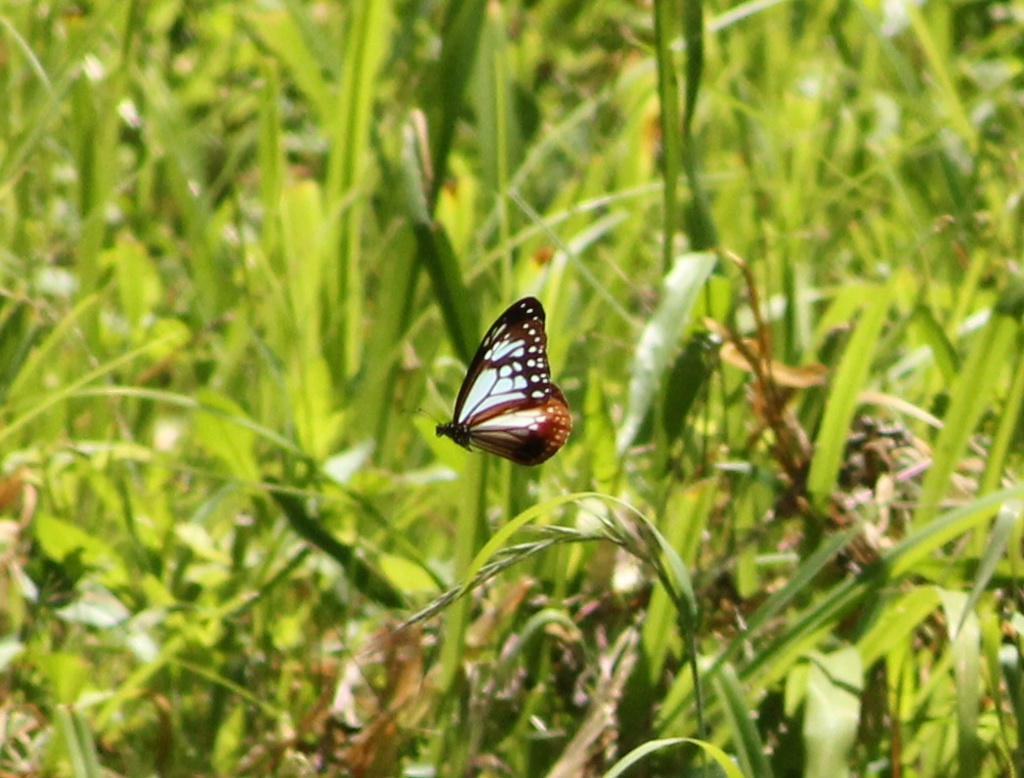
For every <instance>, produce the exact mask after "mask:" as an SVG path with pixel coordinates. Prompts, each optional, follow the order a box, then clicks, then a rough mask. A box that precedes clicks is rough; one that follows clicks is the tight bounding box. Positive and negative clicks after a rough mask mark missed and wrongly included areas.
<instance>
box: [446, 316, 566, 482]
mask: <svg viewBox="0 0 1024 778" xmlns="http://www.w3.org/2000/svg"><path fill="white" fill-rule="evenodd" d="M547 343H548V338H547V335H546V334H545V333H544V306H542V305H541V304H540V301H539V300H537V299H536V298H535V297H524V298H523V299H522V300H520V301H519V302H517V303H513V304H512V305H511V306H510V307H509V308H508V310H507V311H505V312H504V313H503V314H501V316H499V317H498V320H497V321H496V322H494V324H492V325H491V328H490V329H489V330H487V334H486V335H484V339H483V341H482V342H481V343H480V348H478V349H477V350H476V356H474V357H473V361H472V362H471V363H470V365H469V371H468V372H467V373H466V378H465V380H464V381H463V382H462V388H461V389H460V390H459V396H458V399H456V400H455V412H454V414H453V418H452V420H451V421H450V422H448V423H447V424H438V425H437V435H438V437H441V436H442V435H444V436H447V437H449V438H451V439H452V440H454V441H455V442H456V443H458V444H459V445H460V446H462V447H463V448H466V449H468V450H470V451H471V450H472V449H473V447H476V448H479V449H482V450H483V451H487V452H489V453H491V454H497V455H498V456H500V457H505V459H511V460H512V461H513V462H515V463H516V464H519V465H539V464H540V463H541V462H544V461H545V460H547V459H549V458H550V457H551V456H553V455H554V453H555V452H556V451H558V449H560V448H561V447H562V445H563V444H564V443H565V440H566V438H568V437H569V432H570V431H571V430H572V415H571V414H570V413H569V405H568V403H566V401H565V396H564V395H563V394H562V391H561V390H560V389H559V388H558V387H557V386H555V385H554V383H552V381H551V368H550V367H549V366H548V354H547Z"/></svg>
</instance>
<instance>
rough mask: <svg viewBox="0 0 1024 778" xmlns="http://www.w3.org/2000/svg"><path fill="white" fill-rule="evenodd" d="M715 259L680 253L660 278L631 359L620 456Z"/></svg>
mask: <svg viewBox="0 0 1024 778" xmlns="http://www.w3.org/2000/svg"><path fill="white" fill-rule="evenodd" d="M716 262H717V259H716V257H715V256H714V255H713V254H684V255H682V256H680V257H677V258H676V261H675V265H673V267H672V270H671V271H669V273H668V275H667V276H666V277H665V279H664V287H663V290H662V300H661V303H660V304H659V305H658V309H657V310H656V311H655V313H654V316H653V317H652V318H651V320H650V321H649V322H648V323H647V326H646V327H644V330H643V332H642V333H641V335H640V342H639V343H638V344H637V347H636V354H635V356H634V358H633V368H632V371H631V377H630V381H629V400H628V404H627V407H626V415H625V417H624V418H623V420H622V423H621V424H620V425H619V431H618V435H617V436H616V441H615V447H616V450H617V451H618V453H619V456H622V455H623V454H624V453H625V452H626V450H627V449H628V448H629V447H630V445H632V443H633V441H634V440H635V438H636V435H637V433H638V432H639V431H640V425H641V424H643V422H644V419H646V418H647V414H648V412H649V411H650V409H651V404H652V403H653V401H654V396H655V394H656V392H657V390H658V387H659V386H660V385H661V382H662V380H663V379H664V376H665V374H666V373H667V372H668V370H669V368H670V366H671V364H672V360H673V359H674V357H675V355H676V353H677V351H678V350H679V339H680V338H681V337H682V335H683V331H684V330H685V328H686V327H687V325H688V324H689V320H690V314H691V313H692V311H693V306H694V304H695V303H696V301H697V295H698V294H700V291H701V289H702V288H703V287H704V283H705V282H706V281H707V279H708V276H709V275H710V274H711V271H712V270H713V269H714V267H715V263H716Z"/></svg>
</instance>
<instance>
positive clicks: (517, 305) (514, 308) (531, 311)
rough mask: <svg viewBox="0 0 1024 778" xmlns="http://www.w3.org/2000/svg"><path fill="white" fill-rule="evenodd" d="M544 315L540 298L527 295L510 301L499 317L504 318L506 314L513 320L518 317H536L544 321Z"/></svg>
mask: <svg viewBox="0 0 1024 778" xmlns="http://www.w3.org/2000/svg"><path fill="white" fill-rule="evenodd" d="M545 315H546V314H545V313H544V306H543V305H541V302H540V300H538V299H537V298H536V297H533V296H529V297H523V298H522V299H520V300H516V301H515V302H514V303H512V305H510V306H509V307H508V310H507V311H505V313H504V314H503V315H502V317H501V318H505V317H506V316H507V317H510V318H513V319H515V320H518V319H520V318H536V319H540V320H541V321H544V318H545Z"/></svg>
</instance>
